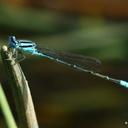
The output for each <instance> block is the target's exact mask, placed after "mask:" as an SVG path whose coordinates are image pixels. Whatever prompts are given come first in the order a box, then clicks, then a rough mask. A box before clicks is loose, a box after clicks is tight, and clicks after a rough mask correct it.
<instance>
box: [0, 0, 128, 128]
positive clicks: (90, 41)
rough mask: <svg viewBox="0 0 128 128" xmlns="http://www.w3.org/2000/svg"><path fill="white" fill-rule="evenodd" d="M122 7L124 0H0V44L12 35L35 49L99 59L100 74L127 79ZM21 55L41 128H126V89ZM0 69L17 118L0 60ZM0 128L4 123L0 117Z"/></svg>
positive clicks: (126, 12)
mask: <svg viewBox="0 0 128 128" xmlns="http://www.w3.org/2000/svg"><path fill="white" fill-rule="evenodd" d="M127 7H128V2H127V1H125V0H122V1H121V0H118V1H117V0H113V1H105V0H91V1H89V0H79V1H78V0H70V1H69V0H36V1H35V0H22V1H21V0H10V1H9V0H5V1H2V0H1V1H0V46H2V45H3V44H7V43H8V36H10V35H15V36H16V37H17V38H18V39H29V40H32V41H35V42H37V43H38V44H39V46H40V47H46V48H51V49H56V50H62V51H67V52H72V53H78V54H83V55H85V56H92V57H95V58H98V59H100V60H101V61H102V67H101V70H102V73H103V74H106V75H109V76H111V77H114V78H117V79H123V80H126V81H127V79H128V70H127V69H128V66H127V65H128V60H127V57H128V36H127V34H128V22H127V21H128V19H127V18H128V8H127ZM26 56H27V59H25V60H24V61H22V62H21V66H22V68H23V71H24V73H25V75H26V78H27V80H28V83H29V86H30V89H31V93H32V97H33V101H34V105H35V111H36V114H37V119H38V122H39V126H40V128H44V127H45V128H85V127H87V128H126V127H127V124H125V123H126V122H127V121H128V102H127V98H128V91H127V88H124V87H121V86H119V85H117V84H114V83H111V82H109V81H106V80H103V79H101V78H97V77H95V76H92V75H90V74H88V73H84V72H80V71H76V70H73V69H70V68H69V67H67V66H64V65H61V64H58V63H55V62H52V61H51V60H48V59H44V58H41V57H36V56H31V55H26ZM0 62H1V61H0ZM0 69H1V70H0V80H1V81H2V83H3V87H4V90H5V92H6V95H7V98H8V100H9V103H10V105H11V108H12V110H13V113H14V115H15V118H16V119H17V116H16V114H15V106H14V102H13V98H12V95H11V92H10V88H9V87H8V81H7V78H6V76H5V72H4V69H3V65H2V63H0ZM0 127H4V126H3V119H2V116H1V120H0Z"/></svg>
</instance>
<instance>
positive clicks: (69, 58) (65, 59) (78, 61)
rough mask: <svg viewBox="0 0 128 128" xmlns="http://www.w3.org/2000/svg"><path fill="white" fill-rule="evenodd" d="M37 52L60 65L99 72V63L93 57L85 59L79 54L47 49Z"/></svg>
mask: <svg viewBox="0 0 128 128" xmlns="http://www.w3.org/2000/svg"><path fill="white" fill-rule="evenodd" d="M38 52H41V53H43V54H44V55H46V57H47V58H52V60H55V61H57V62H60V63H64V64H65V63H67V64H69V65H70V66H72V67H74V65H75V66H77V67H79V68H80V69H84V70H88V71H93V72H100V68H101V61H100V60H98V59H95V58H93V57H86V56H83V55H79V54H72V53H67V52H61V51H55V50H51V49H47V48H42V49H41V51H40V50H39V51H38Z"/></svg>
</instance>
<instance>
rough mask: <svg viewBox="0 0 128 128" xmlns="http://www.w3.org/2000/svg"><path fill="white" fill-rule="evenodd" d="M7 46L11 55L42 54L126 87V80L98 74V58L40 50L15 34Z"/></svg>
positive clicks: (127, 83) (99, 64) (45, 49)
mask: <svg viewBox="0 0 128 128" xmlns="http://www.w3.org/2000/svg"><path fill="white" fill-rule="evenodd" d="M9 48H11V49H12V50H13V55H15V57H17V53H18V52H20V53H21V52H26V53H29V54H32V55H37V56H42V57H45V58H48V59H51V60H54V61H56V62H59V63H62V64H65V65H68V66H70V67H73V68H75V69H78V70H80V71H84V72H88V73H91V74H92V75H94V76H98V77H100V78H103V79H106V80H109V81H112V82H114V83H117V84H119V85H121V86H124V87H126V88H128V82H126V81H123V80H118V79H114V78H111V77H109V76H106V75H102V74H100V73H99V71H100V66H101V62H100V60H98V59H95V58H92V57H85V56H82V55H78V54H71V53H66V52H60V51H55V50H51V49H47V48H42V50H40V49H39V48H38V47H37V44H36V43H35V42H33V41H30V40H17V39H16V38H15V36H10V37H9Z"/></svg>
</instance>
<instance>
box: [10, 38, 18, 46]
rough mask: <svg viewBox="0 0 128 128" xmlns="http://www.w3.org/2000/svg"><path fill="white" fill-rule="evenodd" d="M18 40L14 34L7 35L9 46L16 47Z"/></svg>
mask: <svg viewBox="0 0 128 128" xmlns="http://www.w3.org/2000/svg"><path fill="white" fill-rule="evenodd" d="M17 45H18V42H17V40H16V37H15V36H9V48H16V46H17Z"/></svg>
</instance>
